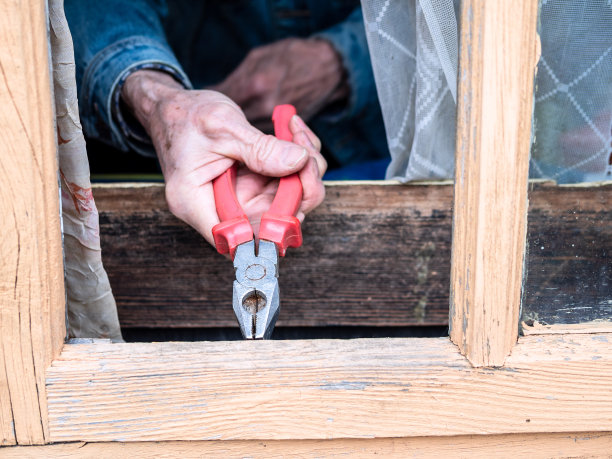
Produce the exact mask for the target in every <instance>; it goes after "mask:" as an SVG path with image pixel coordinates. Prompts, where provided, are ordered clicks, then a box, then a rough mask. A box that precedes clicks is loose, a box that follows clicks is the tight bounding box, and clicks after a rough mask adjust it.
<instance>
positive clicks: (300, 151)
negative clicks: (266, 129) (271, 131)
mask: <svg viewBox="0 0 612 459" xmlns="http://www.w3.org/2000/svg"><path fill="white" fill-rule="evenodd" d="M239 156H240V158H238V159H239V160H240V161H242V162H243V163H244V164H245V165H246V166H247V167H248V168H249V169H250V170H252V171H253V172H256V173H258V174H261V175H267V176H270V177H284V176H285V175H289V174H292V173H293V172H298V171H299V170H301V169H302V168H303V167H304V166H305V165H306V163H307V162H308V158H309V155H308V151H307V150H306V149H305V148H304V147H300V146H299V145H297V144H295V143H292V142H286V141H284V140H279V139H277V138H276V137H274V136H272V135H264V134H262V133H258V134H257V135H256V136H254V137H253V138H252V140H251V141H250V142H247V143H245V144H244V148H243V149H242V151H241V152H240V155H239Z"/></svg>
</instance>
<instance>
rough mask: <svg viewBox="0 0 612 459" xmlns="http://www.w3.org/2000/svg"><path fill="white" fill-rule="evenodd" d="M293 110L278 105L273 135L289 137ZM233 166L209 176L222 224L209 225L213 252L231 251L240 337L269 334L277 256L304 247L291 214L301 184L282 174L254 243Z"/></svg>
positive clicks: (276, 298)
mask: <svg viewBox="0 0 612 459" xmlns="http://www.w3.org/2000/svg"><path fill="white" fill-rule="evenodd" d="M295 114H296V111H295V108H294V107H293V106H291V105H278V106H277V107H276V108H275V109H274V113H273V115H272V120H273V121H274V131H275V134H276V137H278V138H279V139H281V140H288V141H291V140H292V134H291V131H290V130H289V121H290V120H291V118H292V117H293V115H295ZM236 174H237V164H234V165H233V166H232V167H231V168H229V169H228V170H227V171H225V172H224V173H223V174H221V175H220V176H219V177H217V178H216V179H215V180H213V190H214V195H215V205H216V208H217V215H218V216H219V220H220V223H218V224H217V225H215V227H214V228H213V230H212V232H213V238H214V241H215V246H216V248H217V251H218V252H219V253H221V254H227V253H229V254H230V256H231V257H232V259H233V261H234V268H235V271H236V280H235V281H234V288H233V300H232V304H233V308H234V312H235V314H236V318H237V319H238V324H239V326H240V330H241V332H242V335H243V337H244V338H247V339H266V338H269V337H270V336H271V334H272V330H273V329H274V325H275V324H276V319H277V317H278V314H279V311H280V294H279V288H278V256H279V255H280V256H285V253H286V251H287V248H289V247H299V246H301V245H302V230H301V225H300V221H299V220H298V219H297V218H296V217H295V214H296V213H297V211H298V209H299V206H300V204H301V202H302V182H301V181H300V178H299V176H298V175H297V174H291V175H289V176H286V177H282V178H281V179H280V181H279V185H278V190H277V192H276V196H275V197H274V200H273V202H272V205H271V206H270V209H269V210H268V211H267V212H265V213H264V215H263V216H262V218H261V223H260V227H259V246H258V247H256V244H255V240H254V235H253V228H252V227H251V224H250V223H249V219H248V218H247V216H246V214H245V213H244V211H243V209H242V206H241V205H240V203H239V202H238V199H237V197H236V192H235V182H236Z"/></svg>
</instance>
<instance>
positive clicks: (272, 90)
mask: <svg viewBox="0 0 612 459" xmlns="http://www.w3.org/2000/svg"><path fill="white" fill-rule="evenodd" d="M210 89H213V90H215V91H219V92H221V93H223V94H225V95H226V96H228V97H229V98H230V99H232V100H233V101H234V102H236V103H237V104H238V105H239V106H240V107H242V110H244V114H245V115H246V117H247V118H248V120H249V121H250V122H251V123H252V124H253V125H254V126H256V127H258V128H260V129H262V130H264V131H266V132H270V131H271V129H272V123H271V121H270V117H271V116H272V111H273V110H274V107H275V106H276V105H280V104H291V105H293V106H294V107H295V108H296V110H297V112H298V113H300V114H301V116H302V117H303V118H304V119H305V120H306V121H308V120H310V119H311V118H312V117H313V116H314V115H316V114H317V113H318V112H319V111H320V110H321V109H323V108H324V107H325V106H326V105H328V104H330V103H332V102H335V101H337V100H341V99H343V98H345V97H347V96H348V94H349V88H348V85H347V84H346V82H345V78H344V68H343V66H342V62H341V59H340V56H339V55H338V53H337V52H336V51H335V49H334V48H333V46H332V45H331V44H330V43H329V42H327V41H326V40H322V39H301V38H287V39H284V40H280V41H278V42H276V43H272V44H269V45H265V46H261V47H258V48H255V49H253V50H252V51H251V52H249V54H248V55H247V56H246V58H245V59H244V60H243V61H242V63H241V64H240V65H239V66H238V67H237V68H236V70H234V72H232V73H231V74H230V75H229V76H228V77H227V78H226V79H225V80H224V81H222V82H221V83H219V84H218V85H216V86H213V87H211V88H210Z"/></svg>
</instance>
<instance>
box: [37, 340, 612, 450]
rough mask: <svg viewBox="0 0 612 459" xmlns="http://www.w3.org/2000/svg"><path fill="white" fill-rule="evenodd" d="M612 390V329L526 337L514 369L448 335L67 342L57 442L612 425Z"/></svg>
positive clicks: (54, 376) (58, 393)
mask: <svg viewBox="0 0 612 459" xmlns="http://www.w3.org/2000/svg"><path fill="white" fill-rule="evenodd" d="M553 350H554V351H553ZM610 387H612V346H610V342H609V335H572V336H571V337H565V336H546V337H540V336H536V337H526V338H523V339H521V342H520V343H519V344H518V345H517V346H516V347H515V348H514V350H513V352H512V355H511V356H510V357H509V358H508V359H507V361H506V366H505V367H503V368H501V369H491V368H474V367H472V366H471V365H470V364H469V362H468V361H467V360H466V359H465V358H464V357H463V356H462V355H461V354H460V353H459V352H458V350H457V348H456V347H455V346H454V345H453V344H452V343H451V342H450V341H449V340H448V339H446V338H430V339H416V338H412V339H410V338H408V339H360V340H311V341H260V342H243V341H239V342H225V343H212V342H199V343H147V344H110V343H96V344H68V345H66V346H65V347H64V351H63V352H62V354H61V356H60V357H59V359H57V360H55V361H54V362H53V365H52V367H51V368H50V369H49V371H48V373H47V394H48V400H49V419H50V426H51V440H52V441H53V442H60V441H61V442H63V441H77V440H82V441H145V440H148V441H158V440H211V439H222V440H237V439H240V440H282V439H330V438H364V437H366V438H374V437H409V436H448V435H465V434H469V435H471V434H483V435H484V434H486V435H490V434H502V433H537V432H573V431H577V430H580V429H583V430H585V431H587V430H588V431H610V430H612V391H611V390H610Z"/></svg>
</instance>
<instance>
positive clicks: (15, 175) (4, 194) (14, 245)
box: [0, 0, 65, 444]
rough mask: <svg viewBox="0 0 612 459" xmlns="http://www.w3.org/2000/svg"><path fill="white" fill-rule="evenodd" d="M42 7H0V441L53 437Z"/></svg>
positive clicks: (54, 254) (51, 246) (55, 309)
mask: <svg viewBox="0 0 612 459" xmlns="http://www.w3.org/2000/svg"><path fill="white" fill-rule="evenodd" d="M51 103H52V98H51V87H50V73H49V56H48V43H47V16H46V2H45V1H43V0H31V1H26V0H22V1H19V0H8V1H3V2H1V4H0V107H2V109H1V110H0V132H1V133H2V142H1V144H0V234H1V235H2V237H1V238H0V260H2V261H1V263H0V444H13V443H15V442H17V443H20V444H38V443H43V442H44V441H45V440H46V439H47V438H48V426H47V416H46V413H47V408H46V401H47V399H46V396H45V386H44V378H45V375H44V372H45V368H46V367H47V365H48V364H49V363H50V362H51V360H52V359H53V358H54V357H55V356H57V355H58V354H59V351H60V349H61V345H62V343H63V338H64V336H65V326H64V316H65V307H64V304H65V303H64V276H63V266H62V247H61V234H60V220H59V217H60V211H59V191H58V175H57V170H58V168H57V158H56V144H55V135H54V127H53V110H52V105H51Z"/></svg>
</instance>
